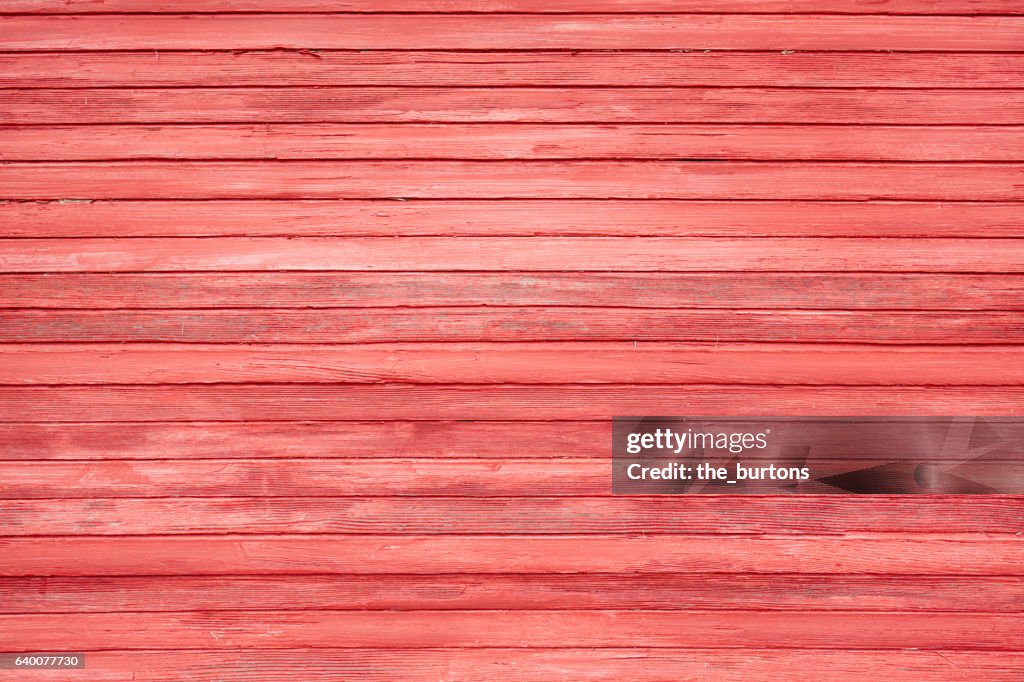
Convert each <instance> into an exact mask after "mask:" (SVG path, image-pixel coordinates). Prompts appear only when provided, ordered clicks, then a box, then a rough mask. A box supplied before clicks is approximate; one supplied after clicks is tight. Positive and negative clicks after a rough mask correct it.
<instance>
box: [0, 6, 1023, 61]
mask: <svg viewBox="0 0 1024 682" xmlns="http://www.w3.org/2000/svg"><path fill="white" fill-rule="evenodd" d="M4 23H5V24H6V31H5V32H4V34H3V36H0V50H68V49H73V50H209V49H214V50H224V49H240V50H273V49H277V48H282V47H283V48H300V49H314V50H315V49H342V50H388V49H396V50H409V49H424V50H446V49H459V50H466V49H469V50H502V49H511V50H523V49H559V50H586V49H597V50H617V49H633V50H649V49H653V50H671V49H699V50H951V51H967V52H1014V51H1019V50H1021V46H1022V44H1024V19H1020V18H1017V17H953V16H919V17H898V16H841V17H836V16H827V15H805V16H771V15H760V16H756V15H736V14H720V15H678V14H664V15H643V16H641V15H637V16H622V15H617V16H616V15H605V16H602V15H595V14H581V15H578V16H574V17H572V19H563V18H560V17H550V16H544V15H539V14H519V15H516V14H495V15H491V16H486V17H483V16H474V15H454V14H429V15H419V16H412V15H408V14H390V15H372V14H352V15H338V14H327V15H323V16H314V15H309V14H292V15H278V16H272V17H267V16H260V15H244V16H218V15H216V14H204V15H191V16H190V15H170V16H157V15H132V16H120V17H116V18H109V17H88V16H80V17H62V16H49V17H45V16H44V17H38V16H35V17H34V16H12V17H9V18H8V19H6V20H5V22H4Z"/></svg>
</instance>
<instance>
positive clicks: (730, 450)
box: [612, 417, 1024, 495]
mask: <svg viewBox="0 0 1024 682" xmlns="http://www.w3.org/2000/svg"><path fill="white" fill-rule="evenodd" d="M1021 443H1024V419H1019V418H1013V417H986V418H981V417H920V418H918V417H913V418H906V417H817V418H793V417H786V418H782V417H775V418H757V419H736V418H705V417H616V418H615V419H614V421H613V430H612V454H613V457H612V491H613V492H614V493H617V494H632V495H649V494H684V493H712V494H772V495H778V494H813V495H821V494H891V495H897V494H898V495H907V494H932V495H940V494H957V495H962V494H985V493H989V494H1007V493H1009V494H1016V493H1024V447H1022V445H1021Z"/></svg>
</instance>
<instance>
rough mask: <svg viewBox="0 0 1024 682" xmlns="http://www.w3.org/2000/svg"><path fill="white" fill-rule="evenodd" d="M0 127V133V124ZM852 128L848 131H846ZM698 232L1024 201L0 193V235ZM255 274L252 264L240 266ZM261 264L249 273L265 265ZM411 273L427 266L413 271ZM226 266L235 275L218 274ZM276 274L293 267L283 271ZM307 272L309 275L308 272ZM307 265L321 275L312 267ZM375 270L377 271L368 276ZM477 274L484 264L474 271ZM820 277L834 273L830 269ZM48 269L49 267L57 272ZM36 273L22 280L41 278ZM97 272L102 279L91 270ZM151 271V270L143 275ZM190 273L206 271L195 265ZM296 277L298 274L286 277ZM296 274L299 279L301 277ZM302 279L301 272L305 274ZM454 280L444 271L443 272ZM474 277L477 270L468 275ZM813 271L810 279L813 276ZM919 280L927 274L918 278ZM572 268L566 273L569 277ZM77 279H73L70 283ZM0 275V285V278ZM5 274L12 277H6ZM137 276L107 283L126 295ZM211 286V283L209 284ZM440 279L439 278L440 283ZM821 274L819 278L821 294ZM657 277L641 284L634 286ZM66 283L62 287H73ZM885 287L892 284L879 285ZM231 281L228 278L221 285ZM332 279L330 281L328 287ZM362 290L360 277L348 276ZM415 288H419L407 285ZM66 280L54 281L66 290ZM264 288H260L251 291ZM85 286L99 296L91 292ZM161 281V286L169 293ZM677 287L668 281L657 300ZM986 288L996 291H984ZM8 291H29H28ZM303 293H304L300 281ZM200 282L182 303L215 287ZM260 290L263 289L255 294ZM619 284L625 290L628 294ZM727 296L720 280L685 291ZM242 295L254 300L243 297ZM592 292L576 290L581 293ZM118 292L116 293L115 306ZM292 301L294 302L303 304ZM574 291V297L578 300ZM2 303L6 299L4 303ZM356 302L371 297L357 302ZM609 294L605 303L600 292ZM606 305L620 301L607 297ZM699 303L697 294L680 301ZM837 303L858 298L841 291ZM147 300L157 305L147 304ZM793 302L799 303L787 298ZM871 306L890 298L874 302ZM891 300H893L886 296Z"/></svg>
mask: <svg viewBox="0 0 1024 682" xmlns="http://www.w3.org/2000/svg"><path fill="white" fill-rule="evenodd" d="M2 134H3V133H2V131H0V135H2ZM847 134H851V135H852V134H853V133H847ZM432 235H434V236H437V235H446V236H456V235H465V236H471V235H477V236H489V237H495V236H535V235H552V236H554V235H564V236H663V237H671V236H699V237H748V236H759V237H785V236H793V237H1020V236H1024V203H1000V202H992V203H981V202H906V201H903V202H901V201H870V202H862V201H858V202H838V201H801V202H787V201H746V202H744V203H743V204H742V205H738V204H736V203H735V202H732V201H699V200H690V201H676V200H671V199H666V200H660V201H646V200H629V199H623V200H606V199H601V200H586V199H560V200H546V199H510V200H503V201H501V203H497V202H494V201H487V200H476V199H461V200H451V201H417V200H412V201H374V200H370V201H361V200H347V201H337V200H305V201H272V200H270V201H268V200H259V199H243V200H216V201H73V200H72V201H51V202H0V236H4V237H36V238H39V237H161V236H168V237H189V236H193V237H203V236H308V237H315V236H346V237H356V236H432ZM249 276H253V277H255V275H249ZM269 276H271V275H260V276H259V277H264V278H265V277H269ZM416 276H417V277H421V278H422V277H434V276H432V275H416ZM227 277H235V278H237V277H242V275H228V276H227ZM285 277H297V276H289V275H286V276H285ZM310 277H313V276H310ZM316 277H322V276H319V275H317V276H316ZM375 277H377V278H378V279H379V278H380V277H382V276H381V275H377V276H375ZM478 277H480V278H486V277H487V276H485V275H479V276H478ZM531 277H532V279H531V280H530V282H531V284H532V285H533V288H540V287H542V282H544V281H545V279H544V278H545V277H550V276H543V275H531ZM830 277H833V278H834V277H840V278H841V277H844V276H843V275H830ZM58 279H60V278H58ZM47 281H50V280H46V281H39V282H36V283H35V284H34V287H35V288H36V289H42V288H45V287H46V282H47ZM98 281H106V280H98ZM154 281H160V280H154ZM198 281H201V282H216V281H218V280H217V279H215V278H213V276H210V275H203V277H202V279H201V280H198ZM295 281H300V280H298V279H297V280H295ZM301 281H307V280H301ZM308 281H313V280H308ZM451 281H452V282H455V281H457V278H456V279H453V280H451ZM474 281H477V280H474ZM816 281H817V280H816ZM929 281H931V280H929ZM581 282H582V280H579V281H575V280H574V288H575V287H578V286H580V285H581ZM82 284H84V282H83V283H82ZM7 286H9V284H7V283H5V286H4V287H0V296H3V295H4V293H5V289H6V287H7ZM10 286H13V285H10ZM138 286H142V281H140V282H139V283H138V284H137V285H136V286H131V287H119V289H120V291H121V295H122V296H131V295H133V293H134V291H135V290H136V288H137V287H138ZM209 286H212V285H209ZM451 286H452V285H451V284H447V283H446V284H445V288H451ZM832 286H835V287H839V288H842V287H840V285H838V284H832V285H831V286H829V287H825V286H822V287H821V289H822V295H824V292H825V291H827V290H828V289H830V288H832ZM868 286H869V285H868V283H867V282H863V281H858V286H857V290H858V297H861V296H864V297H866V296H867V293H866V292H862V290H863V289H865V288H868ZM665 287H670V285H669V284H668V283H667V282H663V283H661V284H659V285H658V286H648V287H645V288H646V289H647V292H646V297H650V296H655V295H657V293H658V290H659V289H662V288H665ZM76 288H77V286H76V287H67V289H71V290H74V289H76ZM514 288H515V285H514V284H513V283H512V282H508V281H505V282H503V283H502V285H501V287H495V288H493V289H491V290H489V291H488V293H487V295H486V296H485V297H483V298H477V299H473V300H474V301H486V302H488V303H495V302H499V301H504V300H506V299H507V297H508V296H509V294H508V293H507V292H508V291H509V290H512V289H514ZM741 288H742V289H743V290H747V289H749V288H754V289H762V288H763V289H766V290H768V291H775V290H778V289H779V288H780V285H779V283H778V282H777V283H775V284H773V285H772V286H764V287H760V286H757V287H747V286H743V287H741ZM884 288H885V290H887V291H891V290H892V289H893V288H895V289H896V290H901V289H902V288H903V287H889V286H886V287H884ZM230 289H231V290H233V291H234V290H236V289H237V287H235V286H234V285H232V286H231V287H230ZM339 289H340V287H339V286H337V285H334V286H332V287H331V290H332V291H337V290H339ZM360 289H361V290H364V291H365V290H366V287H365V286H364V287H360ZM436 289H438V287H437V286H425V284H420V285H419V286H417V287H415V288H412V287H410V288H408V290H407V291H404V292H403V294H402V296H401V299H402V301H403V302H404V301H412V300H414V299H415V298H417V297H422V296H423V291H424V290H427V291H434V290H436ZM416 292H419V293H416ZM72 293H73V291H69V292H66V295H72ZM262 293H263V294H264V295H265V296H267V297H269V298H270V299H271V300H273V295H272V294H271V293H270V292H262ZM91 295H92V296H102V295H101V294H99V292H92V293H91ZM174 295H175V294H174V292H173V291H172V290H165V291H163V292H162V296H168V297H171V296H174ZM681 295H682V292H681V291H673V292H672V296H671V298H669V299H666V300H671V301H672V303H671V304H670V305H669V306H663V307H674V306H676V305H679V304H678V303H677V302H678V301H679V300H680V298H679V297H680V296H681ZM966 295H967V294H966V292H960V295H958V296H949V297H948V298H949V300H948V301H947V303H946V304H945V305H944V306H943V307H946V306H948V305H955V302H956V301H957V300H962V299H963V298H964V297H965V296H966ZM986 295H987V296H993V297H995V296H997V295H998V294H997V293H996V292H995V291H988V292H987V294H986ZM20 296H24V297H26V298H30V297H31V294H30V292H28V291H22V292H20ZM303 296H304V299H310V298H314V299H315V295H314V294H313V291H312V290H311V289H310V290H308V291H306V292H305V293H304V294H303ZM222 297H223V294H220V295H215V294H213V292H212V291H204V293H203V294H202V295H201V296H197V297H196V298H197V299H199V300H197V301H195V302H194V303H193V306H194V307H201V306H204V305H205V304H204V303H202V301H205V300H209V299H214V300H217V299H220V298H222ZM260 298H263V296H261V297H260ZM636 298H637V297H636V296H635V295H632V294H631V295H630V296H629V298H628V300H636ZM705 298H707V299H715V300H721V299H723V298H724V299H730V298H731V296H730V295H728V294H725V293H724V292H717V293H716V295H714V296H707V297H697V298H696V299H695V300H699V301H704V300H705ZM247 300H249V301H251V302H250V303H248V304H246V305H259V303H258V302H257V301H256V300H255V299H254V298H253V297H248V298H247ZM593 300H602V301H605V300H607V299H604V298H601V297H596V298H593V299H591V298H587V299H586V304H589V303H591V302H592V301H593ZM123 304H124V299H120V300H119V301H118V306H117V307H120V306H122V305H123ZM313 304H315V300H314V301H313V302H311V303H306V302H305V301H304V303H303V305H313ZM583 304H584V303H580V305H583ZM4 305H5V306H6V307H10V306H11V305H12V303H5V304H4ZM363 305H373V304H372V303H365V304H363ZM608 305H612V303H608ZM617 305H631V304H624V303H618V304H617ZM689 305H704V303H697V304H694V303H689ZM848 305H850V306H857V305H859V303H857V301H855V300H853V299H852V298H850V299H849V303H848ZM152 307H160V306H159V304H155V303H154V304H152ZM796 307H799V306H796ZM883 307H892V306H891V305H886V306H883ZM897 307H898V306H897Z"/></svg>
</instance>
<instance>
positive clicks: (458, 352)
mask: <svg viewBox="0 0 1024 682" xmlns="http://www.w3.org/2000/svg"><path fill="white" fill-rule="evenodd" d="M219 383H306V384H316V383H346V384H373V383H411V384H589V383H597V384H673V385H676V384H730V385H736V384H755V385H761V384H767V385H826V386H916V385H923V386H1019V385H1024V346H1009V345H1002V346H959V345H957V346H926V347H919V346H857V345H827V344H740V343H721V344H713V343H690V344H687V343H672V342H644V343H643V344H640V343H637V342H635V341H634V342H612V341H603V342H601V341H595V342H533V343H531V342H522V343H487V342H477V343H435V344H431V343H419V344H417V343H409V344H370V345H367V344H353V345H348V346H340V345H326V344H321V345H315V346H301V345H290V346H256V345H253V346H224V345H199V344H185V345H181V346H179V345H168V344H150V345H147V344H131V345H125V344H73V345H66V344H56V345H42V344H38V345H37V344H34V345H31V346H26V345H21V344H9V345H3V346H0V384H5V385H62V384H219Z"/></svg>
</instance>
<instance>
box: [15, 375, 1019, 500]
mask: <svg viewBox="0 0 1024 682" xmlns="http://www.w3.org/2000/svg"><path fill="white" fill-rule="evenodd" d="M266 388H267V387H262V389H260V390H266ZM353 388H355V387H353ZM96 390H100V389H96ZM544 390H545V389H544V388H543V387H538V388H537V391H538V392H539V393H542V392H543V391H544ZM651 390H652V391H655V392H657V391H659V390H660V389H657V388H653V387H651ZM850 390H851V391H857V390H858V389H850ZM935 390H938V389H935ZM482 392H484V391H482ZM663 414H664V412H663ZM343 416H344V415H343ZM1009 419H1011V420H1012V418H1009ZM988 421H989V423H993V422H999V423H1000V426H999V428H1000V429H1002V431H1003V433H1004V437H1006V438H1009V439H1013V438H1015V437H1016V436H1014V435H1013V434H1015V433H1017V434H1019V433H1020V432H1021V430H1022V429H1024V423H1021V422H1019V421H1018V422H1014V421H1007V420H991V419H990V420H988ZM907 428H908V427H907V425H906V424H903V423H900V422H899V421H894V422H892V423H890V424H888V425H887V426H884V427H883V426H881V425H879V424H878V423H876V424H874V425H873V426H872V428H870V429H861V430H859V432H858V431H850V432H848V433H846V434H845V435H844V437H843V439H842V441H841V442H836V438H835V430H834V427H833V426H832V425H830V424H828V423H827V422H823V423H821V424H820V425H818V426H816V427H815V426H814V425H812V424H809V423H804V424H803V426H802V429H801V434H802V435H801V438H802V441H803V442H804V443H805V444H806V445H808V446H812V447H814V448H818V447H821V448H824V449H825V450H826V451H827V452H829V453H830V456H832V457H835V458H838V459H841V460H847V461H856V460H861V461H865V462H866V464H865V465H864V466H870V465H871V464H872V463H873V461H877V460H878V459H879V458H880V457H881V458H883V459H885V458H887V457H888V454H887V453H890V452H891V451H892V450H893V446H892V445H891V443H893V441H894V439H895V441H896V442H898V443H899V444H900V451H901V453H902V454H903V455H904V456H905V457H907V458H915V457H916V458H921V459H928V460H929V461H935V462H940V461H943V460H944V458H945V457H948V456H949V454H947V455H944V454H943V453H941V452H936V451H935V450H933V449H928V448H927V447H924V446H922V447H921V449H920V450H918V451H914V450H913V449H912V448H908V446H907V438H906V434H907ZM611 437H612V428H611V423H610V421H607V420H605V421H548V422H543V421H516V422H507V421H504V422H503V421H466V420H459V421H361V422H360V421H334V422H324V421H321V422H258V421H246V422H244V423H232V422H185V423H181V422H166V423H162V422H154V423H146V424H138V423H66V422H65V423H58V424H47V423H16V424H2V425H0V460H8V461H18V460H24V461H26V462H30V463H32V464H34V465H36V466H38V467H40V468H39V469H38V470H39V471H42V470H43V469H45V467H44V466H43V463H42V461H43V460H53V461H60V460H177V461H178V463H177V464H176V465H175V466H180V467H186V468H187V467H188V466H190V464H189V463H188V462H185V461H181V460H201V461H205V460H210V459H217V460H221V465H223V466H225V467H227V466H228V465H229V464H230V462H229V461H227V460H233V459H244V460H258V459H268V458H270V459H287V460H292V463H291V464H290V465H284V464H272V463H271V464H268V465H267V466H268V467H269V469H268V470H270V471H273V470H274V468H273V467H275V466H276V467H281V466H290V467H293V468H294V469H295V470H296V471H302V470H303V467H304V466H305V465H304V464H302V463H301V462H295V460H303V459H311V460H318V461H316V462H314V463H313V464H312V466H313V467H314V469H316V468H317V467H328V468H329V467H331V466H334V465H333V464H332V462H331V460H334V459H342V460H344V461H343V462H342V463H341V465H340V466H349V467H357V466H359V463H358V461H357V460H362V459H369V460H375V459H391V460H396V459H402V460H406V461H409V460H413V459H416V460H417V462H413V463H417V464H424V465H425V467H424V468H423V469H409V471H408V473H416V472H420V471H428V470H430V467H431V466H433V465H436V466H438V467H440V468H439V469H437V470H438V471H444V470H445V469H444V467H446V466H448V464H446V462H449V463H450V462H451V461H456V460H457V461H462V462H463V463H468V464H470V465H471V464H472V462H473V460H481V461H482V462H481V463H483V464H487V466H481V467H477V468H476V469H475V471H477V472H478V473H480V474H487V473H488V472H490V471H493V470H494V467H495V466H500V464H502V463H504V462H508V461H510V460H511V459H516V458H518V459H520V460H526V459H534V460H538V461H537V462H535V463H536V464H538V465H540V466H543V465H544V464H545V461H546V460H556V461H554V462H553V463H554V464H558V465H566V466H569V465H571V464H573V461H574V460H577V461H576V464H582V463H584V462H583V461H581V460H586V459H587V458H593V457H604V456H606V454H607V451H608V446H609V443H610V442H611ZM950 454H951V453H950ZM769 456H771V455H769ZM747 457H750V458H757V454H756V452H754V453H748V455H747ZM985 457H986V458H987V461H989V462H1007V461H1009V462H1014V461H1016V459H1017V458H1016V456H1015V455H1014V454H1013V452H1012V451H1005V450H1004V451H1002V452H999V451H994V452H987V453H985ZM954 459H955V458H954ZM431 460H432V461H433V464H431ZM488 460H501V461H500V462H497V463H496V462H494V461H490V462H489V464H488ZM371 464H372V462H371ZM392 464H394V462H392ZM519 464H520V466H521V465H523V464H525V462H520V463H519ZM607 464H608V463H607V460H605V464H604V466H603V467H602V475H603V474H604V473H607ZM165 465H166V462H165V463H163V464H159V463H158V464H156V465H154V466H158V467H159V466H165ZM98 466H100V467H101V468H103V470H110V471H114V472H115V473H117V472H130V471H134V469H133V465H132V464H130V463H129V464H124V465H123V466H121V467H120V468H119V465H117V464H116V463H114V462H112V461H111V462H108V463H104V464H102V465H98ZM145 466H148V465H143V467H145ZM199 466H212V465H207V464H200V465H199ZM246 466H251V467H254V468H255V469H258V470H262V469H261V467H263V466H264V465H263V464H260V463H259V462H251V461H250V462H248V463H247V464H246V465H245V466H243V467H242V468H241V469H239V468H237V467H235V468H231V467H228V468H227V469H225V471H228V470H232V471H240V470H246V468H245V467H246ZM76 467H77V468H76ZM82 467H86V468H84V469H83V468H82ZM488 467H490V468H488ZM371 469H372V467H371ZM15 470H18V471H22V472H23V473H27V474H29V475H31V474H32V472H33V471H35V470H34V469H31V468H24V467H22V468H21V469H12V470H11V471H12V472H13V471H15ZM57 470H60V471H69V472H72V474H69V475H70V476H72V478H74V477H73V474H74V472H79V473H82V474H83V475H81V476H78V477H77V478H75V479H74V481H76V485H81V484H82V480H84V473H83V472H85V473H87V472H90V471H93V469H91V468H89V467H88V465H87V464H86V463H85V462H77V463H76V464H75V465H73V466H72V467H71V468H66V469H60V468H58V469H57ZM143 470H145V469H144V468H143V469H140V471H143ZM538 470H539V469H538ZM563 471H568V469H563ZM579 471H580V472H581V478H580V479H579V480H584V479H586V480H590V481H592V480H594V479H593V478H587V477H588V476H589V474H587V473H586V471H587V469H586V468H583V469H579ZM132 475H134V474H132ZM417 475H418V474H417ZM11 477H12V479H13V474H12V476H11ZM211 478H212V480H211V482H210V484H211V485H213V486H216V485H218V484H219V483H220V481H221V477H220V476H213V477H211ZM491 478H492V479H493V477H491ZM69 480H71V479H69ZM151 482H152V481H147V484H148V483H151ZM490 482H491V483H494V481H493V480H491V481H490ZM37 483H38V481H36V482H35V483H32V484H31V485H36V484H37ZM199 483H200V482H197V481H191V482H190V485H193V486H194V485H199ZM348 484H349V483H348V482H345V481H334V482H333V483H332V485H333V486H335V487H334V488H332V490H337V489H339V488H338V487H337V486H343V485H348ZM603 484H604V483H603V479H602V483H601V485H603ZM399 485H405V484H404V483H400V484H399ZM498 485H501V484H500V483H498ZM191 489H192V490H195V489H197V488H194V487H193V488H191ZM396 489H397V488H396ZM512 489H513V490H514V494H522V493H523V492H525V491H527V490H529V489H528V488H520V489H515V488H514V487H513V488H512ZM560 490H562V488H561V487H559V488H557V489H556V492H555V493H552V494H561V493H560V492H558V491H560ZM598 492H606V490H605V488H603V487H602V488H601V489H600V490H598ZM257 493H259V494H263V493H264V489H263V488H260V489H259V490H257V491H255V492H253V494H257ZM295 494H297V495H301V494H302V492H301V491H298V492H296V493H295ZM55 496H59V495H55Z"/></svg>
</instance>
